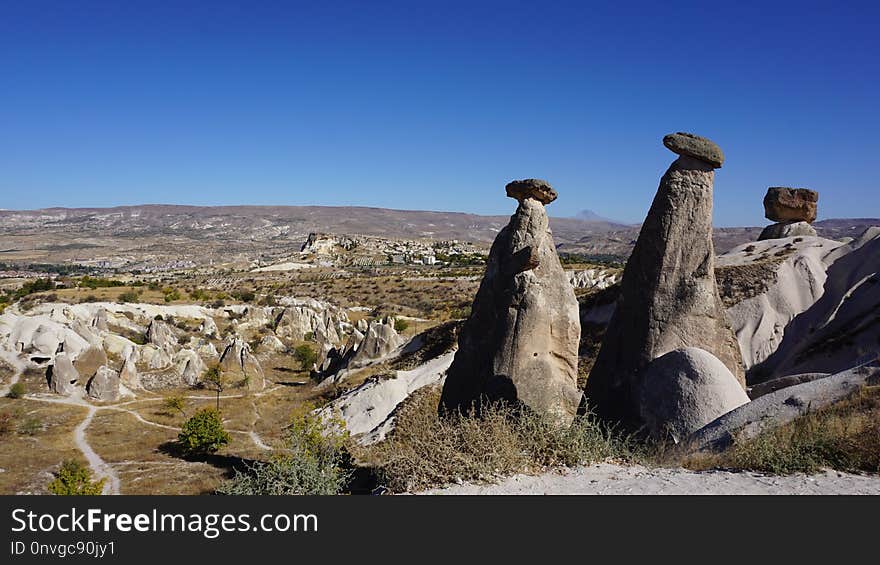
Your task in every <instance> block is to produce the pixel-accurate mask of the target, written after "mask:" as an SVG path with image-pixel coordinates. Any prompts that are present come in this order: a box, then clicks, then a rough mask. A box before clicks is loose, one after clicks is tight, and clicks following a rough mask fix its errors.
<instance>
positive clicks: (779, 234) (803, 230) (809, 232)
mask: <svg viewBox="0 0 880 565" xmlns="http://www.w3.org/2000/svg"><path fill="white" fill-rule="evenodd" d="M816 235H817V234H816V230H815V228H813V226H811V225H810V224H808V223H807V222H784V223H778V224H770V225H769V226H767V227H766V228H764V230H763V231H762V232H761V235H759V236H758V241H764V240H765V239H780V238H783V237H796V236H810V237H816Z"/></svg>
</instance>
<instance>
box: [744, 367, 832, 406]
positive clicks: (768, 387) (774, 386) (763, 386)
mask: <svg viewBox="0 0 880 565" xmlns="http://www.w3.org/2000/svg"><path fill="white" fill-rule="evenodd" d="M830 376H831V375H830V374H829V373H801V374H800V375H787V376H785V377H776V378H775V379H770V380H769V381H764V382H763V383H758V384H756V385H755V386H753V387H751V388H750V389H749V398H751V399H752V400H754V399H756V398H760V397H762V396H764V395H766V394H770V393H771V392H776V391H777V390H782V389H784V388H788V387H790V386H795V385H799V384H803V383H810V382H813V381H816V380H819V379H824V378H825V377H830Z"/></svg>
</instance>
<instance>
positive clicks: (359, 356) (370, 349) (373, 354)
mask: <svg viewBox="0 0 880 565" xmlns="http://www.w3.org/2000/svg"><path fill="white" fill-rule="evenodd" d="M352 335H354V334H352ZM404 341H405V340H404V339H403V338H402V337H401V336H400V334H398V333H397V331H395V329H394V319H393V318H388V319H385V320H382V321H380V320H374V321H372V322H370V324H369V325H368V327H367V331H366V333H365V334H364V337H363V339H361V340H359V343H358V344H357V346H356V350H355V353H354V355H353V356H352V357H351V360H350V361H349V363H348V364H347V366H348V367H352V368H354V367H360V366H363V365H364V364H366V363H368V362H370V361H372V360H374V359H381V358H382V357H385V356H386V355H388V354H390V353H391V352H392V351H394V350H395V349H397V348H398V347H400V346H401V345H403V343H404Z"/></svg>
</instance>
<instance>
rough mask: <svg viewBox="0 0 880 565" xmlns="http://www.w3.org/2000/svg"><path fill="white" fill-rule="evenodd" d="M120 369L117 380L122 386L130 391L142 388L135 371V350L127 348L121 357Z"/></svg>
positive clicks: (139, 378)
mask: <svg viewBox="0 0 880 565" xmlns="http://www.w3.org/2000/svg"><path fill="white" fill-rule="evenodd" d="M123 359H124V361H123V362H122V369H120V371H119V380H120V382H122V384H123V386H125V387H126V388H128V389H130V390H138V389H141V388H143V385H142V384H141V377H140V374H139V373H138V370H137V350H136V349H135V348H134V347H131V348H129V349H128V350H126V351H125V353H124V355H123Z"/></svg>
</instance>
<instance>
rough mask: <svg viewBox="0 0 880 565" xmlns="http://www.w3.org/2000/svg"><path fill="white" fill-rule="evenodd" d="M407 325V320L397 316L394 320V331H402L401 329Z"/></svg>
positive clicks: (403, 329)
mask: <svg viewBox="0 0 880 565" xmlns="http://www.w3.org/2000/svg"><path fill="white" fill-rule="evenodd" d="M408 327H409V322H407V321H406V320H403V319H401V318H397V319H396V320H394V331H396V332H398V333H399V332H403V331H406V329H407V328H408Z"/></svg>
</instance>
